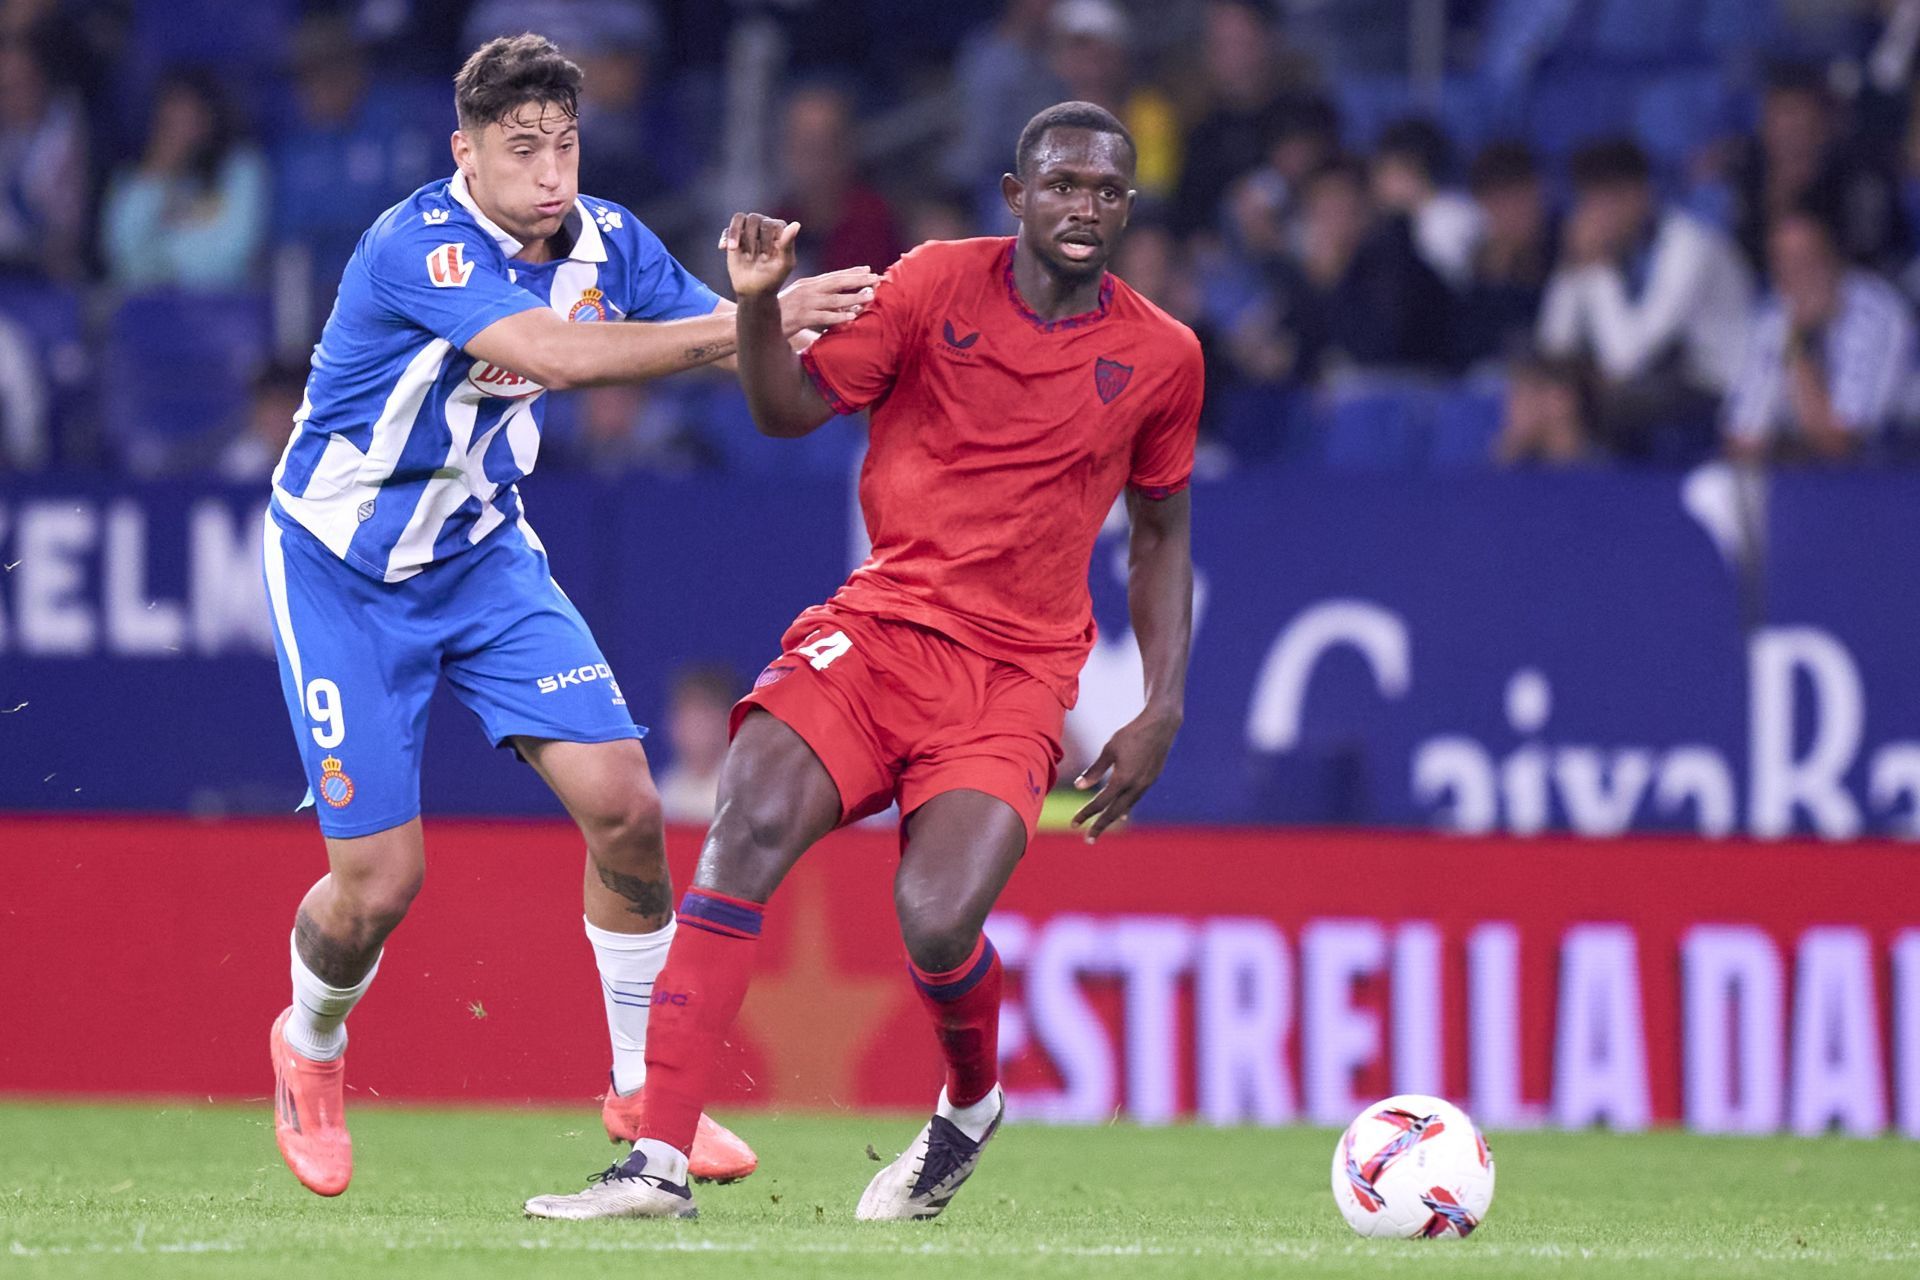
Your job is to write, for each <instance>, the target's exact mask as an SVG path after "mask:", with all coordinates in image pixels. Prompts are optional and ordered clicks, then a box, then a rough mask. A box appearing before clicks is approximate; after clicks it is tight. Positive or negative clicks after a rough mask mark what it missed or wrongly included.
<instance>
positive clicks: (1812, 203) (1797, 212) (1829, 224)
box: [1767, 196, 1845, 255]
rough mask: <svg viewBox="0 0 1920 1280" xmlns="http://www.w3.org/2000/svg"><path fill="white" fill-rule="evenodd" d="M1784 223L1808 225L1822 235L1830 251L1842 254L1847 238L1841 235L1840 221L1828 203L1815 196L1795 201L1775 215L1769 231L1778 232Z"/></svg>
mask: <svg viewBox="0 0 1920 1280" xmlns="http://www.w3.org/2000/svg"><path fill="white" fill-rule="evenodd" d="M1784 222H1804V223H1806V224H1807V225H1808V226H1810V227H1812V228H1813V229H1814V230H1815V231H1817V232H1819V233H1820V238H1821V239H1822V240H1824V241H1826V244H1827V248H1828V250H1830V251H1831V252H1832V253H1834V254H1836V255H1839V254H1841V253H1842V245H1843V244H1844V239H1845V238H1844V237H1843V236H1842V234H1841V231H1840V224H1839V221H1838V220H1837V219H1836V218H1835V217H1834V212H1833V210H1832V208H1830V207H1829V205H1828V203H1827V202H1826V201H1822V200H1820V199H1818V198H1817V197H1814V196H1804V197H1802V198H1801V199H1798V200H1795V201H1793V202H1792V203H1790V204H1788V205H1787V207H1786V208H1784V209H1782V210H1781V211H1780V212H1778V213H1776V214H1774V215H1773V220H1772V222H1771V223H1770V224H1769V225H1768V228H1767V229H1768V230H1769V231H1773V230H1777V229H1778V228H1779V227H1780V224H1782V223H1784Z"/></svg>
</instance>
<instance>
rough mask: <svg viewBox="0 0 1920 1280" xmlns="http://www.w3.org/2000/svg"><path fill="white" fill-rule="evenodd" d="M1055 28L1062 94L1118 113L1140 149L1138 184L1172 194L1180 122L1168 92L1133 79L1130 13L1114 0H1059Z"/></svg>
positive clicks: (1157, 194)
mask: <svg viewBox="0 0 1920 1280" xmlns="http://www.w3.org/2000/svg"><path fill="white" fill-rule="evenodd" d="M1052 29H1053V38H1052V41H1051V43H1050V45H1049V49H1050V56H1049V64H1050V66H1051V67H1052V69H1053V72H1054V75H1055V76H1057V77H1058V78H1059V81H1060V85H1061V89H1062V91H1063V92H1062V95H1061V96H1062V97H1063V98H1065V99H1070V100H1072V101H1075V102H1092V103H1095V104H1097V105H1099V106H1102V107H1105V108H1106V109H1107V110H1109V111H1111V112H1113V114H1114V115H1116V116H1118V117H1119V118H1120V120H1121V122H1122V123H1123V124H1125V125H1126V126H1127V132H1129V133H1131V134H1132V135H1133V142H1134V148H1135V150H1136V151H1137V152H1138V154H1139V163H1138V164H1137V165H1136V166H1135V170H1134V186H1135V188H1136V189H1137V190H1138V191H1139V192H1140V194H1141V195H1143V196H1146V197H1149V198H1151V199H1155V200H1164V199H1166V198H1168V197H1169V196H1171V195H1172V194H1173V185H1174V182H1175V181H1176V180H1177V179H1178V177H1179V176H1180V125H1179V121H1178V119H1177V118H1176V116H1175V114H1174V109H1173V104H1172V103H1171V102H1169V101H1168V100H1167V97H1166V95H1165V94H1163V93H1161V92H1160V91H1159V90H1158V89H1155V88H1153V87H1151V86H1146V85H1141V84H1138V83H1136V82H1135V80H1134V77H1133V72H1132V65H1131V63H1132V58H1131V54H1130V53H1129V50H1130V49H1131V48H1132V43H1133V30H1132V26H1131V24H1130V23H1129V22H1128V20H1127V15H1126V13H1125V12H1124V11H1123V10H1122V9H1121V8H1120V6H1119V5H1117V4H1115V3H1114V2H1113V0H1061V2H1060V3H1059V4H1058V5H1056V6H1055V8H1054V10H1053V20H1052Z"/></svg>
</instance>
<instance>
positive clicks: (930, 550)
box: [801, 237, 1203, 707]
mask: <svg viewBox="0 0 1920 1280" xmlns="http://www.w3.org/2000/svg"><path fill="white" fill-rule="evenodd" d="M801 359H802V363H803V364H804V365H805V367H806V370H807V373H808V374H809V375H810V376H811V377H812V379H813V382H814V385H815V386H817V387H818V388H819V389H820V394H821V395H822V396H824V397H825V398H826V400H827V403H828V404H830V405H832V406H833V408H834V409H835V410H836V411H837V412H840V413H852V412H855V411H856V410H859V409H863V408H867V407H868V406H871V407H872V410H873V413H872V426H871V436H870V442H869V445H868V450H867V460H866V464H865V465H864V466H863V467H862V468H861V471H860V509H861V511H862V513H863V514H864V515H865V517H866V522H867V536H868V537H869V538H870V539H871V540H872V542H873V554H872V555H870V556H869V557H868V558H867V560H866V563H864V564H862V565H861V566H860V567H859V568H858V569H856V570H854V573H853V576H852V577H851V578H849V579H848V580H847V584H846V585H845V586H843V587H841V588H840V591H839V592H838V593H837V594H836V595H835V596H834V597H833V601H832V603H833V605H834V607H836V608H841V609H848V610H852V611H854V612H856V613H868V614H874V615H878V616H881V617H887V618H895V619H899V620H902V621H905V622H912V623H917V624H919V625H921V626H925V627H928V628H931V629H932V630H934V631H938V632H940V633H941V634H943V635H946V636H949V637H951V638H952V639H954V640H956V641H958V642H959V643H961V644H963V645H965V646H967V647H968V648H970V649H973V650H975V651H977V652H979V653H982V654H985V655H986V656H988V657H990V658H996V659H999V660H1001V661H1004V662H1010V663H1013V664H1014V665H1016V666H1019V667H1021V668H1023V669H1025V670H1026V671H1028V672H1030V673H1032V674H1033V675H1034V676H1035V677H1036V678H1038V679H1039V680H1041V681H1042V682H1044V683H1045V684H1046V685H1047V687H1048V688H1050V689H1051V690H1053V692H1054V694H1055V696H1057V697H1058V698H1059V699H1060V701H1061V703H1062V704H1064V705H1066V706H1069V707H1070V706H1072V705H1073V703H1074V700H1075V698H1076V697H1077V695H1078V690H1079V681H1080V668H1081V667H1082V666H1083V665H1085V663H1086V660H1087V653H1088V651H1089V650H1090V649H1091V648H1092V647H1093V638H1094V634H1095V630H1094V622H1093V602H1092V598H1091V597H1090V595H1089V594H1088V591H1087V568H1088V564H1089V562H1090V561H1091V560H1092V558H1093V546H1094V541H1095V539H1096V538H1097V537H1098V536H1099V533H1100V526H1101V525H1102V524H1103V523H1104V522H1105V520H1106V517H1107V512H1108V511H1109V510H1110V509H1111V508H1112V507H1113V502H1114V499H1115V498H1117V497H1119V496H1120V491H1121V488H1122V487H1123V486H1126V485H1131V486H1133V487H1134V488H1135V489H1137V490H1139V491H1140V492H1141V493H1143V494H1145V495H1146V496H1148V497H1152V498H1164V497H1167V496H1168V495H1171V494H1174V493H1178V492H1179V491H1180V490H1181V489H1182V488H1184V487H1185V486H1186V484H1187V482H1188V480H1189V479H1190V478H1191V476H1192V473H1193V448H1194V438H1195V435H1196V433H1197V430H1198V426H1199V418H1200V398H1201V391H1202V382H1203V376H1202V372H1201V356H1200V343H1199V340H1198V339H1196V338H1195V337H1194V336H1193V331H1192V330H1190V329H1188V328H1187V327H1186V326H1185V325H1183V324H1181V323H1180V322H1179V321H1177V320H1175V319H1174V318H1173V317H1171V316H1169V315H1167V313H1166V312H1164V311H1162V310H1160V308H1158V307H1156V306H1154V305H1153V304H1152V303H1150V302H1148V301H1147V300H1146V299H1145V298H1142V297H1141V296H1140V295H1139V294H1137V293H1135V292H1134V291H1133V290H1132V289H1131V288H1129V287H1128V286H1127V285H1126V284H1125V282H1123V281H1121V280H1120V279H1118V278H1117V277H1115V276H1113V275H1111V274H1109V275H1108V276H1107V277H1106V280H1105V282H1104V283H1103V284H1102V285H1101V289H1100V302H1099V305H1098V306H1097V307H1096V308H1095V309H1094V310H1092V311H1089V312H1087V313H1086V314H1084V315H1078V316H1070V317H1068V318H1066V319H1062V320H1053V321H1046V320H1042V319H1041V318H1040V317H1039V316H1037V315H1035V314H1034V313H1033V311H1032V310H1030V309H1029V308H1028V307H1027V305H1026V303H1025V302H1023V301H1022V300H1021V298H1020V294H1019V291H1018V290H1017V289H1016V288H1015V287H1014V282H1013V240H1012V238H1011V237H1008V238H993V239H977V240H955V241H934V242H930V243H928V244H923V245H921V246H920V247H919V248H918V249H915V250H913V251H912V252H911V253H909V254H907V255H906V256H905V257H904V258H901V259H900V261H899V262H897V263H895V264H894V265H893V268H892V269H891V270H889V271H888V272H887V274H886V277H885V278H884V279H883V280H882V281H881V282H880V283H879V285H878V286H876V287H875V289H874V296H873V302H872V303H871V305H869V306H868V308H867V309H866V311H865V312H863V313H862V314H861V315H860V317H859V318H858V319H856V320H854V321H852V322H850V323H848V324H844V325H840V326H838V327H836V328H834V329H831V330H829V331H828V332H827V333H826V334H825V335H823V336H822V337H821V338H820V340H819V341H818V342H815V343H814V344H813V346H812V347H811V348H810V349H809V350H808V351H807V352H806V354H805V355H804V356H803V357H802V358H801Z"/></svg>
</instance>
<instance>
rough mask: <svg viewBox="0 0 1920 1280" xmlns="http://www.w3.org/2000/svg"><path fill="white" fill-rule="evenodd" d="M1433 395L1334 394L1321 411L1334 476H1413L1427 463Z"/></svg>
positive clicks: (1384, 388) (1406, 389)
mask: <svg viewBox="0 0 1920 1280" xmlns="http://www.w3.org/2000/svg"><path fill="white" fill-rule="evenodd" d="M1431 398H1432V393H1431V392H1430V391H1428V390H1427V389H1425V388H1424V387H1415V386H1396V385H1392V384H1369V385H1367V386H1365V387H1356V388H1352V389H1342V390H1338V391H1334V392H1332V393H1330V394H1329V395H1328V397H1327V398H1326V399H1325V400H1324V401H1322V402H1321V404H1320V405H1319V407H1318V411H1319V416H1320V418H1321V421H1322V430H1323V431H1324V433H1325V443H1324V447H1323V451H1322V454H1321V458H1322V461H1323V462H1324V463H1325V465H1326V467H1327V469H1328V470H1331V471H1414V470H1418V469H1419V468H1420V467H1421V465H1422V464H1423V463H1424V461H1425V460H1426V440H1427V434H1428V415H1429V411H1430V400H1431Z"/></svg>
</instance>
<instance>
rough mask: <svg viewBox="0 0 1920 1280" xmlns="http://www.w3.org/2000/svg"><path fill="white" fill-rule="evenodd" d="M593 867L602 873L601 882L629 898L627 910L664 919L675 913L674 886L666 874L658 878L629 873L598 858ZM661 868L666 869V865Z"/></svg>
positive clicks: (639, 914)
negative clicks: (652, 878)
mask: <svg viewBox="0 0 1920 1280" xmlns="http://www.w3.org/2000/svg"><path fill="white" fill-rule="evenodd" d="M593 869H594V870H595V871H597V872H599V873H600V883H601V884H603V885H605V886H607V888H609V889H611V890H613V891H614V892H615V893H617V894H619V895H620V896H621V897H623V898H625V899H626V900H627V910H628V911H630V912H632V913H633V914H634V915H636V916H659V917H661V918H663V919H664V918H665V917H666V916H669V915H671V914H673V886H672V884H670V883H669V882H668V880H667V878H666V877H665V876H664V875H663V876H661V877H660V878H659V879H658V880H649V879H647V878H646V877H644V876H632V875H628V874H627V873H626V872H624V871H616V870H614V869H613V868H612V867H609V866H608V865H607V864H606V863H604V862H602V861H600V859H598V858H595V859H594V860H593ZM661 870H662V871H664V870H665V867H662V868H661Z"/></svg>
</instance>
